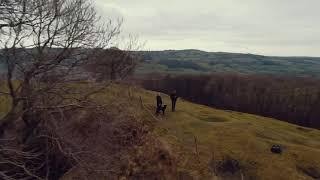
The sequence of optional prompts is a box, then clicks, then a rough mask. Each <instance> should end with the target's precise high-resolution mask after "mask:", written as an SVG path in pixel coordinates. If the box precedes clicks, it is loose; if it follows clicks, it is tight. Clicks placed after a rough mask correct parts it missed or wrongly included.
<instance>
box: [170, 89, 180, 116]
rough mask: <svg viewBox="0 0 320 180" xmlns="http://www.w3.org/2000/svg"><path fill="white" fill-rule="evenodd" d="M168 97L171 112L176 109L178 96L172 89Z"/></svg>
mask: <svg viewBox="0 0 320 180" xmlns="http://www.w3.org/2000/svg"><path fill="white" fill-rule="evenodd" d="M170 99H171V105H172V112H175V111H176V103H177V100H178V96H177V91H176V90H174V91H172V93H171V94H170Z"/></svg>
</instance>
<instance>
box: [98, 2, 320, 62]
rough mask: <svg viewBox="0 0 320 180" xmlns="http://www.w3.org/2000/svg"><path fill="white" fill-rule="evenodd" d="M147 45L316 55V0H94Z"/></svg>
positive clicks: (319, 42) (319, 41) (319, 10)
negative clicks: (118, 18) (119, 19)
mask: <svg viewBox="0 0 320 180" xmlns="http://www.w3.org/2000/svg"><path fill="white" fill-rule="evenodd" d="M95 1H96V5H97V7H98V9H99V12H100V13H101V15H102V16H103V18H117V17H122V18H123V19H124V26H123V29H124V30H125V32H126V33H131V34H135V35H138V36H139V37H140V39H141V40H144V41H146V45H145V47H144V48H145V49H146V50H164V49H201V50H206V51H226V52H243V53H257V54H263V55H281V56H320V0H95Z"/></svg>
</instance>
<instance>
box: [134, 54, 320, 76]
mask: <svg viewBox="0 0 320 180" xmlns="http://www.w3.org/2000/svg"><path fill="white" fill-rule="evenodd" d="M139 53H140V54H141V56H142V59H143V64H142V65H141V66H140V67H139V68H138V70H137V73H151V72H165V73H211V72H237V73H243V74H255V73H262V74H276V75H290V76H312V77H320V57H277V56H262V55H254V54H241V53H227V52H205V51H200V50H194V49H190V50H164V51H141V52H139Z"/></svg>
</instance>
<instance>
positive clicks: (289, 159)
mask: <svg viewBox="0 0 320 180" xmlns="http://www.w3.org/2000/svg"><path fill="white" fill-rule="evenodd" d="M136 92H137V93H136V96H141V97H143V101H144V102H145V103H147V104H150V106H152V105H153V104H154V98H155V94H156V93H155V92H150V91H144V90H136ZM163 97H164V101H165V102H166V103H167V104H169V103H170V100H169V98H168V96H166V95H163ZM177 109H178V110H177V112H175V113H171V112H169V113H168V114H167V115H166V116H165V117H164V118H163V119H162V120H161V121H159V122H158V124H157V128H156V130H155V133H156V134H157V135H158V136H159V137H160V139H161V140H162V141H164V142H166V143H167V144H169V145H170V147H172V148H173V152H174V153H175V154H176V155H177V156H178V157H179V168H180V170H181V171H183V172H187V173H188V174H190V175H192V176H193V177H195V178H199V179H211V178H213V177H214V176H213V172H212V170H210V166H209V164H210V161H212V159H213V160H216V161H219V160H221V159H223V157H225V156H228V157H231V158H232V159H235V160H237V161H238V162H239V163H240V166H241V167H242V168H243V169H242V173H243V175H244V178H245V179H250V178H252V179H278V180H281V179H313V177H312V176H311V175H310V173H309V174H308V173H306V172H314V173H315V174H316V173H318V172H320V131H319V130H316V129H309V128H303V127H299V126H296V125H292V124H288V123H285V122H281V121H277V120H274V119H270V118H265V117H260V116H256V115H251V114H245V113H238V112H232V111H223V110H217V109H213V108H209V107H206V106H202V105H198V104H194V103H190V102H187V101H183V100H181V99H180V100H179V101H178V104H177ZM194 137H196V138H197V150H196V148H195V147H196V145H195V141H194ZM273 144H281V145H282V146H283V147H284V153H283V154H282V155H276V154H272V153H271V152H270V148H271V146H272V145H273ZM196 151H198V153H197V152H196ZM297 167H308V168H307V169H309V170H310V169H311V170H312V171H311V170H310V171H303V170H301V168H297ZM304 169H306V168H304Z"/></svg>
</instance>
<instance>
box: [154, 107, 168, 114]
mask: <svg viewBox="0 0 320 180" xmlns="http://www.w3.org/2000/svg"><path fill="white" fill-rule="evenodd" d="M166 109H167V105H163V106H158V108H157V112H156V114H157V115H158V114H159V113H160V111H162V115H164V114H165V112H166Z"/></svg>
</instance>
